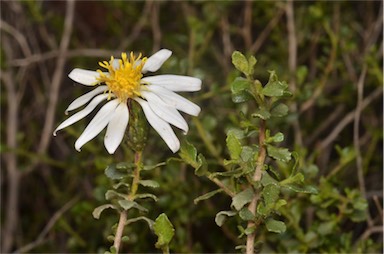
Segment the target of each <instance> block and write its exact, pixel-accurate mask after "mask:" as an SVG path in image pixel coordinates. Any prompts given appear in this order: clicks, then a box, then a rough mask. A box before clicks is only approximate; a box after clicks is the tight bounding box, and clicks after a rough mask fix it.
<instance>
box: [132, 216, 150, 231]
mask: <svg viewBox="0 0 384 254" xmlns="http://www.w3.org/2000/svg"><path fill="white" fill-rule="evenodd" d="M139 220H143V221H145V222H147V224H148V227H149V229H151V230H153V223H154V221H153V220H151V219H149V218H147V217H145V216H139V217H136V218H132V219H129V220H127V222H126V224H127V225H128V224H131V223H132V222H136V221H139Z"/></svg>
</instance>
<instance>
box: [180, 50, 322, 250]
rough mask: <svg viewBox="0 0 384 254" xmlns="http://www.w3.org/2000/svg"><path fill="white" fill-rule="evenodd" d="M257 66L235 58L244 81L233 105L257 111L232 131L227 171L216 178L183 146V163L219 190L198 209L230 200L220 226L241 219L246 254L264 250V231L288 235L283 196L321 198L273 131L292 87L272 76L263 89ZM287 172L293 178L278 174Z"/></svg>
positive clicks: (234, 86) (235, 88)
mask: <svg viewBox="0 0 384 254" xmlns="http://www.w3.org/2000/svg"><path fill="white" fill-rule="evenodd" d="M256 62H257V61H256V58H255V57H253V56H251V57H249V58H246V57H245V56H244V55H243V54H242V53H240V52H238V51H235V52H234V53H233V54H232V63H233V64H234V66H235V68H236V69H237V70H238V71H240V73H242V75H243V76H240V77H237V78H236V79H235V80H234V81H233V82H232V83H231V92H232V100H233V102H234V103H247V104H249V107H248V108H249V109H252V108H253V109H254V111H253V112H251V113H248V114H247V115H246V114H245V113H243V112H239V116H240V119H239V126H237V128H231V129H230V130H229V131H228V133H227V138H226V143H227V148H228V152H229V155H230V158H229V159H228V160H224V162H223V163H222V165H223V170H222V171H218V172H211V171H210V170H209V167H208V164H207V161H206V159H205V157H204V156H203V154H201V153H200V154H198V153H197V150H196V148H195V147H194V146H193V145H192V144H190V143H185V144H183V146H182V148H181V150H180V157H181V158H182V159H183V160H184V161H185V162H187V163H188V164H190V165H191V166H192V167H194V168H195V174H196V175H197V176H201V177H203V176H204V177H207V178H208V179H210V180H211V181H213V182H214V183H215V184H216V185H217V186H218V187H219V188H218V189H217V190H214V191H211V192H209V193H206V194H204V195H202V196H200V197H198V198H196V199H195V203H197V202H199V201H202V200H206V199H208V198H211V197H212V196H214V195H216V194H218V193H225V194H226V195H228V196H230V197H231V200H232V202H231V204H230V210H226V211H220V212H218V213H217V214H216V217H215V222H216V224H217V225H218V226H220V227H221V226H222V225H223V224H224V222H225V221H226V220H227V219H228V217H233V216H237V218H238V221H239V224H238V229H239V231H240V235H239V237H240V238H241V237H243V238H245V240H244V241H245V242H244V245H240V246H237V247H236V249H240V250H242V251H245V252H246V253H247V254H251V253H255V252H257V251H259V250H260V248H261V245H262V243H261V242H257V235H258V233H261V232H263V231H264V230H265V229H266V230H267V231H269V232H273V233H278V234H279V233H283V232H285V230H286V225H285V223H284V221H283V219H282V218H281V216H280V215H281V213H280V211H281V209H282V208H283V207H284V206H285V205H286V204H287V201H286V200H285V199H284V197H283V195H282V194H283V193H286V192H291V193H308V194H309V193H312V194H315V193H317V190H316V188H314V187H313V186H310V185H306V184H305V183H304V175H303V174H302V173H300V172H297V163H298V154H297V153H296V152H291V151H289V149H288V148H284V147H281V146H279V145H278V144H279V143H281V142H282V141H283V140H284V135H283V133H281V132H278V131H275V130H270V129H269V128H268V125H269V122H270V121H272V120H275V119H277V118H282V117H284V116H286V115H287V114H288V106H287V105H286V104H284V103H283V100H284V99H287V98H289V97H290V96H291V95H292V94H291V92H290V91H289V90H288V84H287V83H286V82H284V81H280V80H279V79H278V77H277V75H276V73H275V72H274V71H270V75H269V80H268V82H267V84H265V85H262V83H261V82H260V81H259V80H257V79H255V78H254V72H255V65H256ZM244 76H245V77H244ZM254 140H257V142H256V143H255V142H254ZM282 167H284V168H285V169H286V171H288V172H289V174H283V173H282V172H279V171H278V170H277V168H282Z"/></svg>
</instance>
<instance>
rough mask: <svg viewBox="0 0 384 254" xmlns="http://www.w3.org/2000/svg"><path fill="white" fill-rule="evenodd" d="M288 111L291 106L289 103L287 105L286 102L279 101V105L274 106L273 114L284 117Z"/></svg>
mask: <svg viewBox="0 0 384 254" xmlns="http://www.w3.org/2000/svg"><path fill="white" fill-rule="evenodd" d="M288 111H289V108H288V106H287V105H285V104H284V103H279V104H277V106H275V107H274V108H272V110H271V115H272V116H273V117H283V116H286V115H287V114H288Z"/></svg>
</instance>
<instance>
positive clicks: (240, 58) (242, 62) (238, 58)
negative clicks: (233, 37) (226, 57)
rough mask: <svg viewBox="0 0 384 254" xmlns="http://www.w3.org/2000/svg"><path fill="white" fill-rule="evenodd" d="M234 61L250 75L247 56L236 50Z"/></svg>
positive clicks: (238, 67)
mask: <svg viewBox="0 0 384 254" xmlns="http://www.w3.org/2000/svg"><path fill="white" fill-rule="evenodd" d="M232 63H233V65H234V66H235V68H236V69H238V70H239V71H241V72H242V73H244V74H245V75H249V65H248V61H247V59H246V58H245V56H244V55H243V54H242V53H240V52H239V51H234V52H233V53H232Z"/></svg>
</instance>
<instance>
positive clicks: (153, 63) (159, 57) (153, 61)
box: [142, 49, 172, 73]
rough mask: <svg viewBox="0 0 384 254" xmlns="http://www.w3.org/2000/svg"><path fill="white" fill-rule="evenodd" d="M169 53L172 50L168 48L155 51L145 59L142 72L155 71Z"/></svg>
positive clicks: (170, 53)
mask: <svg viewBox="0 0 384 254" xmlns="http://www.w3.org/2000/svg"><path fill="white" fill-rule="evenodd" d="M171 55H172V51H170V50H168V49H161V50H159V51H157V52H156V53H155V54H153V55H152V56H150V57H149V58H148V59H147V61H146V62H145V64H144V66H143V69H142V73H146V72H147V71H150V72H154V71H157V70H158V69H160V67H161V66H162V65H163V63H164V62H165V61H166V60H167V59H168V58H169V57H170V56H171Z"/></svg>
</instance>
